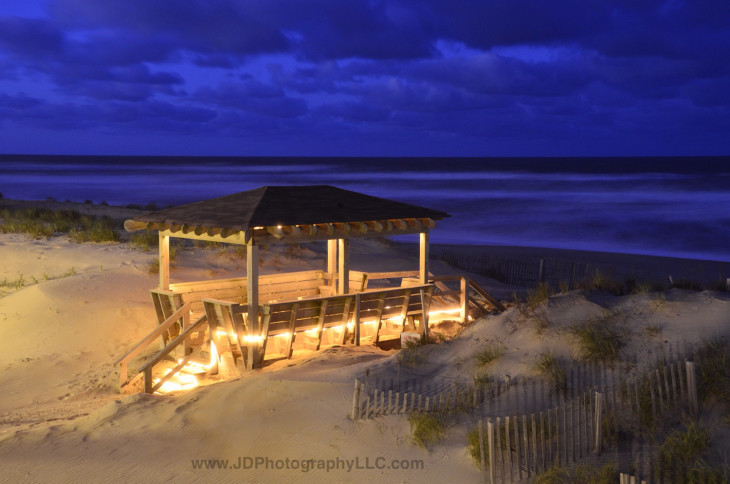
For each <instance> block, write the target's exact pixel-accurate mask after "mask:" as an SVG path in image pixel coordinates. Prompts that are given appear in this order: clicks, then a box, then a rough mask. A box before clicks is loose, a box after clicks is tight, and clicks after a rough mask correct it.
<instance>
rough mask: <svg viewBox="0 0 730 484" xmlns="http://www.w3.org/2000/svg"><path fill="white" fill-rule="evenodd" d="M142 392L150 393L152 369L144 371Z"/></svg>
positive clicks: (148, 368)
mask: <svg viewBox="0 0 730 484" xmlns="http://www.w3.org/2000/svg"><path fill="white" fill-rule="evenodd" d="M144 392H145V393H152V367H147V368H145V369H144Z"/></svg>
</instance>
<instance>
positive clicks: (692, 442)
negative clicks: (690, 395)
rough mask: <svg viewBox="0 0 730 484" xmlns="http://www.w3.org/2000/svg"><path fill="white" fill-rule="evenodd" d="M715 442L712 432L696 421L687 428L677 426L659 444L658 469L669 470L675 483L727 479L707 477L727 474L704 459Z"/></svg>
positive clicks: (665, 471) (667, 471)
mask: <svg viewBox="0 0 730 484" xmlns="http://www.w3.org/2000/svg"><path fill="white" fill-rule="evenodd" d="M711 443H712V437H711V435H710V431H709V430H708V429H707V428H706V427H705V426H704V425H702V424H701V423H698V422H696V421H692V422H690V423H689V425H687V426H686V428H685V429H683V430H680V429H674V430H672V431H671V432H670V433H669V435H668V436H667V437H666V439H664V442H662V444H661V446H660V447H659V460H658V462H657V463H656V466H657V470H658V471H659V472H663V473H668V474H669V475H670V476H672V478H673V480H674V482H727V480H710V481H708V480H705V479H706V478H708V477H714V478H717V477H721V474H722V473H723V471H722V470H721V469H717V468H713V467H711V466H709V465H707V463H706V462H705V461H704V457H705V455H706V454H707V451H708V450H709V449H710V445H711ZM726 478H727V476H725V479H726Z"/></svg>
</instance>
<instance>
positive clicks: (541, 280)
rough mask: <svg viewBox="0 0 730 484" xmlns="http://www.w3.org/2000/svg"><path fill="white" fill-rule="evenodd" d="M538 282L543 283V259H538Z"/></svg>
mask: <svg viewBox="0 0 730 484" xmlns="http://www.w3.org/2000/svg"><path fill="white" fill-rule="evenodd" d="M538 282H539V283H541V284H542V283H543V282H545V259H540V274H539V276H538Z"/></svg>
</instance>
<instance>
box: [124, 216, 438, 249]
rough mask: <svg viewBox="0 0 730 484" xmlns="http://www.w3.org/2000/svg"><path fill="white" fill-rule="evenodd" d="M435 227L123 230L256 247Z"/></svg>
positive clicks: (409, 223) (399, 222)
mask: <svg viewBox="0 0 730 484" xmlns="http://www.w3.org/2000/svg"><path fill="white" fill-rule="evenodd" d="M435 226H436V223H435V221H434V220H432V219H429V218H426V219H422V218H419V219H390V220H369V221H366V222H347V223H345V222H342V223H328V224H310V225H283V226H282V225H277V226H269V227H254V228H253V229H247V230H245V231H238V230H233V229H226V228H221V227H206V226H203V225H194V226H193V225H176V224H166V223H155V222H139V221H136V220H127V221H125V222H124V228H125V230H127V231H128V232H135V231H138V230H145V229H147V230H158V231H159V232H160V234H162V235H167V236H170V237H179V238H188V239H196V240H208V241H216V242H229V243H250V241H251V240H253V241H254V243H255V244H271V243H287V242H292V243H295V242H301V241H315V240H331V239H335V238H346V239H347V238H362V237H378V236H380V237H382V236H387V235H405V234H415V233H422V232H427V231H428V230H429V229H431V228H433V227H435Z"/></svg>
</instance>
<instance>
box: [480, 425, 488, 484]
mask: <svg viewBox="0 0 730 484" xmlns="http://www.w3.org/2000/svg"><path fill="white" fill-rule="evenodd" d="M478 431H479V455H480V457H481V461H482V482H483V483H484V484H487V463H486V459H485V458H484V429H483V426H482V419H479V424H478Z"/></svg>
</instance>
